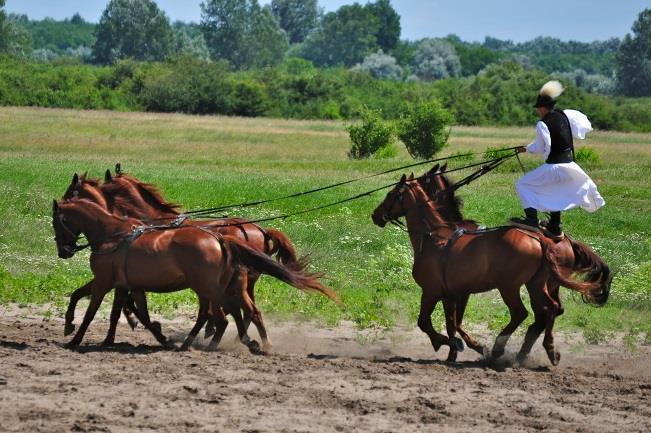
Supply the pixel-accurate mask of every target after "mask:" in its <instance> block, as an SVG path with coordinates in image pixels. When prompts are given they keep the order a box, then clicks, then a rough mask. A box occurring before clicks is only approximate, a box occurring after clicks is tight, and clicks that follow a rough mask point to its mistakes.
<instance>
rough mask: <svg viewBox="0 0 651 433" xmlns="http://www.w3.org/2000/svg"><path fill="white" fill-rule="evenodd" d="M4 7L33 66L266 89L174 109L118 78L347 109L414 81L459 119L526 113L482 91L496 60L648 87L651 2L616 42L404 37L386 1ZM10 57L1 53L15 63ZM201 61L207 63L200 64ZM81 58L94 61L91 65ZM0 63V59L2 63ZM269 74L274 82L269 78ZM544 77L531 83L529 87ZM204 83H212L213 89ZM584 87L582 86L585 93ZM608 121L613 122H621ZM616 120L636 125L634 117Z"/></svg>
mask: <svg viewBox="0 0 651 433" xmlns="http://www.w3.org/2000/svg"><path fill="white" fill-rule="evenodd" d="M2 6H4V0H0V52H5V53H8V54H9V55H10V56H11V57H12V58H13V59H19V60H20V61H21V62H23V63H24V62H27V63H30V62H36V63H38V62H41V63H43V64H44V65H46V66H42V65H32V66H27V65H26V66H25V68H28V69H30V68H31V69H30V70H34V71H36V70H39V71H41V70H43V71H44V70H46V69H47V65H49V67H55V66H56V67H61V68H63V67H64V64H65V65H69V66H66V67H70V68H74V67H75V66H73V65H76V66H78V68H77V70H78V71H85V72H84V74H85V75H86V76H88V77H89V76H94V77H99V78H98V80H99V81H97V82H95V84H94V86H95V88H97V89H105V87H106V86H104V82H103V81H102V80H103V78H102V77H103V76H104V74H105V71H107V70H111V71H122V70H124V68H125V66H124V65H125V64H129V65H131V66H129V68H132V69H135V70H137V71H138V73H137V74H136V75H138V74H140V75H138V76H139V77H141V78H142V79H143V80H144V81H143V82H144V83H145V84H152V86H153V81H156V80H155V79H154V78H152V77H149V75H148V74H149V71H154V70H160V72H161V73H162V74H163V75H162V76H161V78H160V79H159V80H158V81H159V82H158V84H156V86H154V87H156V88H159V89H161V88H162V87H165V86H163V84H162V83H160V81H164V80H166V79H169V77H171V76H173V75H174V74H176V73H178V71H179V70H184V69H188V68H189V69H192V70H195V69H196V70H197V71H200V70H201V69H202V68H207V70H209V71H219V73H218V76H219V77H221V78H223V77H226V76H228V77H230V78H229V80H226V81H228V82H229V83H231V84H232V82H234V81H238V82H239V84H238V85H237V86H235V87H236V88H238V89H239V90H238V91H237V92H239V93H240V94H241V96H243V95H245V94H246V95H249V96H250V95H252V94H256V95H258V96H259V95H263V96H262V97H260V101H263V102H261V103H260V104H258V106H257V108H255V109H251V108H250V107H248V108H246V109H244V110H240V109H236V108H233V106H231V108H228V109H226V108H224V107H226V105H228V104H226V105H219V104H217V105H215V103H214V101H213V102H212V103H207V102H205V101H204V102H203V103H202V102H201V101H200V100H201V92H198V93H193V95H196V98H197V100H196V101H194V102H192V103H189V102H188V101H186V102H182V103H181V102H178V101H177V102H178V104H177V105H178V108H177V109H174V107H173V105H174V104H171V103H169V102H166V101H161V102H159V103H154V102H153V101H151V100H150V99H151V98H149V97H148V96H146V94H147V93H148V92H151V91H153V90H152V89H153V88H154V87H147V86H144V87H140V88H136V89H135V90H134V89H131V90H125V89H124V88H121V92H122V93H120V95H119V98H118V99H119V100H120V101H122V100H123V99H124V101H127V102H124V101H122V102H120V103H119V104H118V105H122V106H124V107H125V109H126V107H127V106H128V107H131V108H138V107H143V109H160V110H161V111H182V112H206V113H208V112H215V113H224V114H228V113H239V112H246V113H248V114H246V113H245V114H246V115H281V116H285V117H287V116H289V117H317V118H324V117H326V118H327V117H333V118H348V117H350V116H352V115H354V111H355V110H357V109H359V107H354V106H353V105H352V103H351V102H350V100H352V99H353V98H351V97H349V98H345V97H343V96H340V95H339V93H338V92H341V91H342V89H346V92H347V94H349V95H350V94H357V93H359V91H358V89H356V88H355V86H356V83H361V84H360V86H361V89H364V90H365V91H367V90H369V89H367V87H371V88H372V89H371V90H370V91H371V96H370V100H371V101H373V96H372V95H374V94H375V93H377V92H379V91H386V92H388V93H389V94H390V95H391V96H393V95H394V94H395V95H398V94H401V95H402V94H403V93H405V94H406V95H402V96H405V97H408V98H411V97H412V96H411V95H410V92H413V91H415V89H418V90H419V91H422V92H423V95H432V94H438V95H439V96H440V97H441V98H442V102H443V104H444V106H446V107H449V108H450V109H452V110H453V112H454V114H455V118H456V121H457V122H461V123H466V124H484V123H486V122H490V121H495V122H496V123H498V124H505V122H507V123H508V124H522V122H523V121H522V118H527V119H530V118H531V113H530V112H529V111H530V110H529V105H530V104H529V103H528V101H527V102H525V104H524V106H522V107H519V108H518V107H514V108H512V109H508V110H507V111H508V112H509V113H510V115H512V116H514V118H513V119H511V120H508V119H505V118H504V116H502V115H495V114H494V112H491V110H492V109H491V107H489V106H487V105H486V103H485V102H486V101H494V100H496V99H499V98H498V96H496V94H495V93H496V92H497V93H499V92H502V93H503V94H504V96H512V95H507V94H509V93H510V92H509V90H508V89H501V88H497V89H492V90H491V92H493V94H489V95H484V94H483V92H485V88H484V86H483V85H482V84H479V83H484V82H486V81H490V79H491V78H490V76H491V74H493V73H494V71H496V70H506V69H508V70H511V69H513V68H515V69H517V71H518V72H517V74H516V75H528V76H537V77H539V79H540V80H541V81H540V82H542V80H545V79H548V78H549V76H550V75H551V76H554V77H556V78H560V79H561V80H562V81H563V82H564V83H566V84H567V85H568V86H570V87H573V88H579V89H583V90H585V91H586V92H588V93H591V94H595V95H600V94H601V95H617V94H621V95H630V96H648V95H651V9H646V10H644V11H642V12H641V13H640V14H639V16H638V19H637V20H636V21H635V23H634V24H633V27H632V34H629V35H626V36H625V37H624V39H623V40H621V41H620V40H618V39H611V40H608V41H596V42H592V43H581V42H575V41H570V42H563V41H560V40H558V39H554V38H537V39H535V40H533V41H529V42H525V43H518V44H516V43H513V42H511V41H503V40H499V39H495V38H490V37H487V38H486V39H485V40H484V42H482V43H469V42H465V41H462V40H461V39H460V38H458V37H456V36H454V35H450V36H447V37H445V38H424V39H422V40H419V41H407V40H402V39H401V38H400V34H401V28H400V16H399V15H398V13H397V12H396V11H395V10H394V9H393V7H392V5H391V2H390V0H376V1H371V2H369V3H366V4H364V5H362V4H359V3H353V4H350V5H344V6H342V7H340V8H339V9H337V10H336V11H333V12H329V13H324V11H323V9H322V8H320V7H319V5H318V3H317V0H272V1H271V3H270V4H269V5H267V6H262V5H260V3H259V2H258V0H204V1H202V2H201V3H200V6H201V22H200V23H199V24H194V23H183V22H175V23H171V22H170V20H169V18H168V17H167V16H166V14H165V13H164V12H163V11H162V10H160V8H158V6H157V5H156V3H155V2H154V1H152V0H111V1H109V2H108V4H107V6H106V9H105V10H104V12H103V13H102V16H101V18H100V21H99V23H97V24H93V23H88V22H86V21H84V20H83V19H82V18H81V17H80V16H79V15H78V14H75V15H74V16H73V17H71V18H70V19H66V20H64V21H55V20H52V19H45V20H41V21H32V20H29V19H28V18H27V17H26V16H18V15H9V16H7V15H6V14H5V12H4V11H3V9H2ZM8 59H9V58H5V61H4V62H5V63H7V62H9V63H8V64H12V65H13V66H15V65H14V63H13V61H10V60H8ZM127 60H128V61H127ZM125 61H127V62H126V63H124V62H125ZM130 62H131V63H130ZM139 62H144V63H142V64H141V63H139ZM146 63H151V64H146ZM197 64H201V65H202V66H201V67H196V65H197ZM86 65H95V66H94V67H96V68H98V69H97V70H96V71H93V70H92V69H88V68H89V67H90V66H88V67H87V66H86ZM134 65H135V66H134ZM516 65H517V68H516ZM7 67H8V66H6V65H5V66H4V67H3V69H4V70H5V71H6V69H7ZM43 68H45V69H43ZM55 69H56V68H55ZM306 71H309V72H306ZM185 72H189V71H185ZM216 73H217V72H216ZM53 75H56V74H55V73H53ZM5 76H6V75H5ZM287 76H290V77H291V78H290V79H288V78H287ZM145 77H147V78H146V79H145ZM234 77H240V78H239V79H235V78H234ZM274 77H276V78H278V82H273V78H274ZM366 77H372V78H373V80H369V79H368V78H366ZM468 80H470V81H468ZM199 81H201V80H199ZM244 82H246V83H247V84H246V85H244V84H242V83H244ZM540 82H538V83H535V85H533V84H532V85H531V87H532V89H531V91H532V92H533V94H535V91H536V89H535V86H539V85H540ZM288 83H289V84H288ZM369 83H373V84H372V85H369ZM513 83H515V85H519V84H518V83H519V82H518V80H515V79H514V80H513ZM513 83H511V84H513ZM6 84H7V83H6V82H5V83H4V86H3V87H5V88H6V87H7V86H6ZM0 85H2V83H0ZM206 85H207V86H210V85H209V84H206ZM220 85H222V83H221V82H220V81H215V82H214V83H213V86H215V87H219V86H220ZM473 85H474V87H473ZM287 86H289V87H290V88H294V87H296V88H297V94H296V95H294V96H291V97H290V100H291V99H292V98H294V97H295V98H296V101H295V102H298V103H299V106H297V107H296V108H291V107H285V106H283V105H282V104H281V105H280V106H276V105H275V104H276V102H277V101H275V98H276V95H277V93H278V92H277V90H278V89H285V88H286V87H287ZM301 86H303V87H301ZM527 86H529V84H527ZM55 87H57V86H55ZM58 87H61V86H58ZM109 88H110V86H109ZM245 89H246V90H245ZM252 89H255V90H252ZM387 89H390V90H387ZM112 90H114V89H112V88H111V91H112ZM195 90H196V89H195ZM294 90H296V89H294ZM294 90H292V92H293V91H294ZM102 91H104V90H102ZM161 91H162V90H161ZM205 91H206V92H207V93H208V94H210V93H211V91H210V89H206V90H205ZM237 92H236V93H237ZM455 92H456V93H455ZM460 92H465V93H466V94H468V95H472V97H473V98H476V97H482V98H481V99H474V100H469V101H460V100H458V99H456V98H458V97H459V95H460V94H461V93H460ZM514 92H515V93H518V92H519V90H517V89H516V90H514ZM109 93H111V92H109ZM290 93H291V92H290ZM125 95H130V96H129V97H128V98H127V97H126V96H125ZM451 95H452V96H451ZM529 97H530V96H529ZM591 97H592V96H591V95H586V98H588V99H590V98H591ZM111 98H114V96H112V97H111ZM179 98H180V96H175V99H177V100H178V99H179ZM185 98H187V97H185ZM37 99H38V98H37ZM173 99H174V98H173ZM204 99H205V98H204ZM380 99H381V98H378V100H377V101H374V103H375V104H376V106H375V108H378V109H382V108H383V107H382V105H387V104H383V103H382V101H381V100H380ZM388 99H389V100H390V99H391V98H390V97H389V98H388ZM593 99H594V100H603V101H606V99H604V98H598V97H596V99H595V98H593ZM361 100H362V101H363V100H364V99H363V98H361ZM509 100H510V101H514V100H518V98H513V97H511V98H510V99H509ZM8 101H9V99H7V98H6V97H5V98H4V99H2V100H0V102H1V103H4V104H7V103H9V102H8ZM144 101H150V102H144ZM264 101H274V103H273V104H270V106H272V107H283V108H266V106H265V103H264ZM308 101H310V103H307V102H308ZM322 102H325V105H324V106H322V107H320V108H319V109H318V110H317V109H316V108H309V109H307V108H306V106H307V105H310V104H319V103H322ZM393 102H399V101H392V103H393ZM204 103H205V104H206V105H203V104H204ZM464 104H465V105H464ZM608 104H609V106H614V107H621V106H624V105H626V104H628V105H630V106H635V107H636V110H638V111H640V110H641V111H644V110H645V105H644V104H641V105H640V104H633V103H626V102H623V101H618V100H612V101H610V100H608ZM608 104H607V105H608ZM156 105H159V106H160V107H158V108H156V107H155V106H156ZM235 105H237V104H235ZM244 105H247V106H248V104H244ZM367 105H368V104H367ZM371 105H372V104H371ZM466 105H467V106H466ZM478 107H481V108H478ZM518 110H525V113H520V112H519V111H518ZM395 111H396V110H393V109H391V108H390V107H385V109H384V110H383V113H384V114H383V115H384V116H391V115H392V113H393V114H395ZM636 113H637V111H636ZM629 114H630V113H629ZM637 117H639V116H637V115H636V116H633V119H634V120H633V121H631V122H629V123H631V124H636V123H637V120H635V119H637ZM495 118H497V119H495ZM642 118H644V116H642ZM609 123H610V124H611V126H612V125H613V124H618V123H617V121H612V122H609ZM620 123H622V122H620ZM624 123H626V122H624ZM604 125H606V122H604ZM618 127H624V128H631V126H630V125H628V126H626V125H624V126H622V125H619V126H618ZM633 128H637V126H635V127H633Z"/></svg>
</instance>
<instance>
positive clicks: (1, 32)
mask: <svg viewBox="0 0 651 433" xmlns="http://www.w3.org/2000/svg"><path fill="white" fill-rule="evenodd" d="M4 7H5V0H0V52H6V51H8V47H9V34H10V30H9V25H10V24H9V22H8V21H7V13H6V12H5V10H4Z"/></svg>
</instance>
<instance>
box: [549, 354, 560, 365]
mask: <svg viewBox="0 0 651 433" xmlns="http://www.w3.org/2000/svg"><path fill="white" fill-rule="evenodd" d="M547 357H548V358H549V361H550V362H551V363H552V365H553V366H557V365H558V363H559V362H561V354H560V353H559V352H557V351H555V350H550V351H548V352H547Z"/></svg>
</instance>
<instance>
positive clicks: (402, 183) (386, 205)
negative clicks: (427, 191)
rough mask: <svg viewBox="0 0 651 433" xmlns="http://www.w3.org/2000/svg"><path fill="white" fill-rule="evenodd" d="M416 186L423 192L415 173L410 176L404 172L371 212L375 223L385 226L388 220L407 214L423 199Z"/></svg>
mask: <svg viewBox="0 0 651 433" xmlns="http://www.w3.org/2000/svg"><path fill="white" fill-rule="evenodd" d="M415 188H418V190H420V192H421V193H422V189H421V188H420V186H419V185H418V182H417V181H416V179H414V175H413V173H412V174H411V175H410V176H409V177H407V176H406V175H404V174H403V175H402V177H401V178H400V180H399V181H398V183H396V185H395V186H394V187H393V189H392V190H391V191H389V192H388V193H387V195H386V197H385V198H384V200H383V201H382V203H380V204H379V205H378V206H377V207H376V208H375V210H374V211H373V213H372V214H371V219H372V220H373V223H374V224H375V225H377V226H379V227H384V226H385V225H386V223H387V222H389V221H396V220H397V219H398V218H400V217H403V216H405V215H407V213H408V211H409V209H411V208H412V207H413V206H414V205H415V204H416V203H417V202H418V201H419V200H422V196H421V197H419V194H418V193H417V192H416V191H414V189H415ZM422 195H424V193H423V194H422ZM425 199H426V198H425Z"/></svg>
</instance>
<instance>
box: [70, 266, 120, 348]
mask: <svg viewBox="0 0 651 433" xmlns="http://www.w3.org/2000/svg"><path fill="white" fill-rule="evenodd" d="M109 290H111V286H110V285H108V284H106V285H104V284H101V283H99V282H98V281H97V279H95V280H93V281H92V287H91V288H90V303H89V304H88V308H87V309H86V314H84V320H83V321H82V322H81V325H79V329H78V330H77V333H76V334H75V336H74V337H73V338H72V340H70V341H69V342H68V343H67V344H66V347H68V348H72V347H75V346H78V345H79V343H81V340H82V339H83V338H84V334H86V330H87V329H88V326H89V325H90V322H92V320H93V318H94V317H95V313H97V309H98V308H99V306H100V305H101V304H102V300H103V299H104V296H106V294H107V293H108V291H109Z"/></svg>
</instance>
